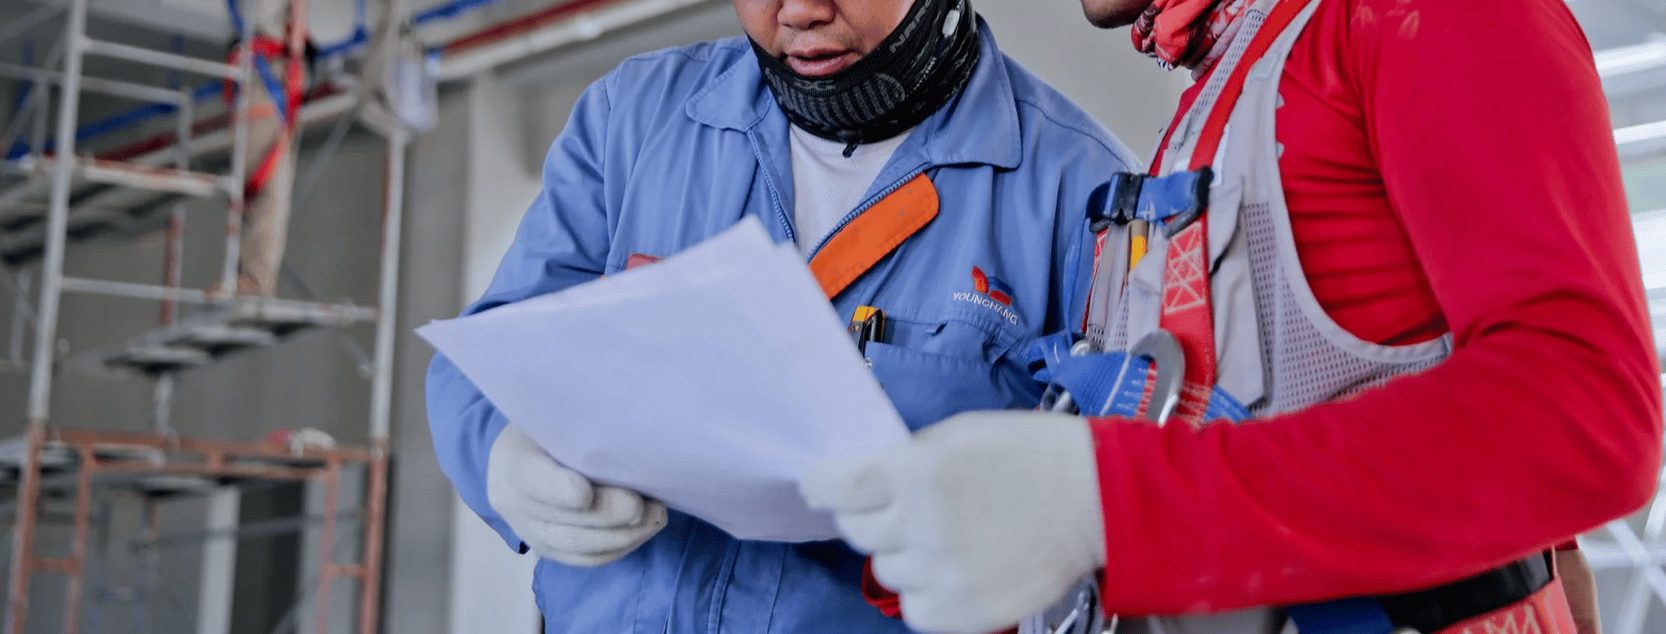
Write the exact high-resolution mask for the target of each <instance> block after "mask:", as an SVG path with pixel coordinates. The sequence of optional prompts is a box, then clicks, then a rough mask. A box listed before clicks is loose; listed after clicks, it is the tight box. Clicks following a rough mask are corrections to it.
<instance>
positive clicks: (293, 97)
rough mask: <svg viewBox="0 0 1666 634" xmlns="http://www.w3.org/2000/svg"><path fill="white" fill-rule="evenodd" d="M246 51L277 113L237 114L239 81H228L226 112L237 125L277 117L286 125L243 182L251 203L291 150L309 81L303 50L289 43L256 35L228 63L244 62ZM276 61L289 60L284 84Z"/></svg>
mask: <svg viewBox="0 0 1666 634" xmlns="http://www.w3.org/2000/svg"><path fill="white" fill-rule="evenodd" d="M245 49H248V50H249V51H251V52H252V53H253V54H254V59H253V60H252V61H253V62H254V68H255V74H256V76H258V77H259V78H260V82H261V84H263V85H264V86H265V87H266V94H268V95H271V96H272V97H273V99H272V106H273V108H275V109H276V112H275V113H266V112H262V111H256V110H253V109H251V110H250V111H249V112H238V111H237V82H234V81H232V80H230V79H227V80H225V83H224V89H223V90H221V91H220V94H221V97H222V98H223V99H224V100H225V104H226V109H227V111H229V112H231V121H232V124H233V125H236V123H237V117H240V116H247V117H251V118H253V117H260V116H272V115H275V116H277V117H278V118H279V121H281V122H282V125H283V130H282V132H281V133H280V134H279V135H278V139H277V140H276V141H274V142H273V143H272V146H271V147H270V148H267V150H266V153H265V154H264V155H262V156H261V158H260V162H259V163H258V164H256V165H255V168H254V169H253V170H250V172H249V175H248V177H247V178H246V179H245V180H244V181H243V199H244V200H248V199H250V198H252V197H254V196H256V195H258V194H260V192H261V190H263V189H265V187H266V183H267V182H269V181H271V180H272V174H273V172H276V171H277V169H278V164H279V162H280V161H281V160H282V158H283V156H284V154H285V153H287V152H288V151H289V140H290V137H291V136H293V133H294V130H295V120H296V116H297V114H298V113H299V112H300V109H301V96H302V93H303V92H304V90H305V83H306V80H305V78H304V76H303V70H302V51H301V50H299V48H297V49H294V50H291V49H290V47H289V44H288V43H287V42H285V41H283V40H278V39H276V38H273V37H269V36H266V35H256V36H255V37H254V38H253V41H252V42H251V43H250V44H249V45H248V46H234V47H233V48H232V49H231V53H229V54H228V55H227V57H226V63H227V64H230V65H232V66H237V65H239V64H240V63H242V55H243V51H244V50H245ZM273 59H285V60H287V61H286V63H285V64H284V76H283V79H282V81H281V82H280V81H279V79H278V76H277V73H275V72H274V71H273V70H272V64H271V61H270V60H273Z"/></svg>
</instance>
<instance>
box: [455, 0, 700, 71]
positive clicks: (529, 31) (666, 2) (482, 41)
mask: <svg viewBox="0 0 1666 634" xmlns="http://www.w3.org/2000/svg"><path fill="white" fill-rule="evenodd" d="M709 1H710V0H572V1H570V2H565V3H562V4H558V5H555V6H553V7H550V8H548V9H544V10H542V11H538V12H535V13H532V14H529V15H526V16H522V17H520V18H516V19H513V20H509V21H506V22H503V23H500V24H497V25H493V26H490V27H487V28H484V29H481V30H479V31H476V32H474V33H471V34H468V35H465V36H463V37H460V38H457V39H455V40H452V41H451V42H449V43H447V44H446V45H445V46H442V47H440V48H439V49H437V52H438V54H439V70H438V72H437V73H436V76H437V78H438V79H439V80H440V81H450V80H454V79H461V78H464V77H468V76H471V75H474V74H477V73H480V72H484V71H487V70H490V69H492V68H496V67H498V66H501V65H503V64H505V63H508V62H512V61H515V60H519V59H524V58H527V57H530V56H533V55H537V54H540V53H544V52H548V51H551V50H554V49H557V48H560V47H563V46H567V45H570V44H576V43H579V42H585V41H589V40H594V39H596V38H599V37H601V36H602V35H605V34H607V33H609V32H612V31H617V30H619V29H621V28H625V27H628V26H632V25H635V24H639V23H641V22H643V21H646V20H650V19H653V18H657V17H661V16H664V15H667V14H670V13H673V12H675V11H677V10H679V9H684V8H687V7H691V6H695V5H699V4H704V3H705V2H709Z"/></svg>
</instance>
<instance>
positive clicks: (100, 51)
mask: <svg viewBox="0 0 1666 634" xmlns="http://www.w3.org/2000/svg"><path fill="white" fill-rule="evenodd" d="M81 50H82V51H85V52H87V53H89V54H93V55H103V56H105V57H116V58H121V59H125V60H128V61H131V62H138V63H141V64H149V65H151V66H161V67H163V68H171V69H174V70H181V71H185V72H189V73H197V74H200V75H209V76H212V77H221V78H225V79H231V80H237V79H238V78H239V77H241V76H242V74H243V73H241V72H239V70H238V68H237V67H236V66H233V65H231V64H226V63H224V62H211V61H208V60H206V59H198V58H195V57H190V56H187V55H178V54H174V53H164V52H162V51H156V50H151V49H148V48H141V47H138V46H128V45H126V44H117V43H115V42H106V41H104V40H95V39H92V38H88V37H83V38H82V39H81Z"/></svg>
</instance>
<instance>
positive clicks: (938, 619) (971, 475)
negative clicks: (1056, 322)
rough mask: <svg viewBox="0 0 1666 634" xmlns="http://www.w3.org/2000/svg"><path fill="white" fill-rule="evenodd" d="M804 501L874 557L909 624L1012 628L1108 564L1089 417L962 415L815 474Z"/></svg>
mask: <svg viewBox="0 0 1666 634" xmlns="http://www.w3.org/2000/svg"><path fill="white" fill-rule="evenodd" d="M800 490H801V492H802V493H803V494H804V498H805V500H806V501H807V502H808V503H809V504H810V506H812V507H814V508H818V509H824V510H829V511H833V512H834V513H835V515H836V519H837V521H838V526H839V531H840V532H841V533H843V534H844V536H845V538H846V539H847V540H848V541H849V542H850V543H851V545H852V546H854V547H856V548H857V549H859V550H861V551H863V552H867V553H871V554H872V555H873V557H874V559H873V570H874V576H875V577H877V578H878V579H879V581H880V582H881V583H883V584H885V585H886V586H887V587H889V588H890V589H891V590H892V591H895V592H897V593H898V594H900V595H901V596H902V614H903V618H904V619H906V620H907V621H908V624H909V625H910V626H912V627H914V628H915V629H920V630H925V631H931V632H965V633H968V634H975V633H980V632H992V631H997V630H1000V629H1003V628H1007V627H1011V626H1012V625H1013V624H1015V623H1017V622H1019V620H1021V619H1023V618H1024V617H1026V616H1028V615H1030V614H1031V613H1034V612H1037V611H1039V610H1042V609H1045V608H1046V607H1047V606H1048V605H1050V604H1052V603H1053V602H1054V601H1057V600H1058V599H1060V598H1062V597H1063V596H1064V595H1065V594H1066V593H1067V592H1068V591H1069V590H1070V589H1071V588H1072V587H1073V586H1074V585H1075V584H1076V582H1077V580H1078V579H1080V578H1081V577H1082V576H1083V575H1085V574H1088V573H1091V572H1093V571H1094V570H1097V569H1099V568H1100V567H1103V565H1104V562H1105V542H1104V520H1103V519H1102V518H1101V517H1100V503H1099V478H1098V470H1097V469H1096V468H1095V461H1094V452H1093V440H1092V437H1091V435H1090V434H1089V431H1088V425H1087V421H1085V420H1083V419H1081V418H1078V417H1075V416H1065V415H1061V414H1049V413H1044V412H976V413H971V414H962V415H960V416H956V417H954V418H950V419H948V420H946V421H943V422H942V423H939V424H937V425H935V426H933V427H930V428H927V429H926V430H924V431H922V432H920V433H919V434H916V435H915V436H914V438H913V439H912V440H911V441H910V442H909V443H907V444H905V445H902V446H899V447H895V448H893V449H890V450H887V451H884V452H881V453H879V454H877V455H872V456H868V457H865V458H861V459H856V460H846V461H841V462H836V463H832V464H826V465H822V466H820V467H818V468H816V469H814V470H812V472H811V473H810V474H808V475H806V476H805V477H804V479H803V481H802V482H801V483H800Z"/></svg>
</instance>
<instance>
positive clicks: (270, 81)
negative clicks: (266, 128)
mask: <svg viewBox="0 0 1666 634" xmlns="http://www.w3.org/2000/svg"><path fill="white" fill-rule="evenodd" d="M248 53H249V54H250V55H254V47H253V46H251V47H249V50H248ZM254 58H255V72H257V73H259V74H260V82H261V83H263V84H266V94H268V95H271V97H272V103H273V105H276V106H277V107H278V120H279V121H284V122H288V121H289V92H288V91H286V90H284V88H283V83H281V82H279V81H278V76H277V74H276V73H273V72H272V65H271V64H268V63H267V62H266V58H264V57H261V56H259V55H255V56H254Z"/></svg>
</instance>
